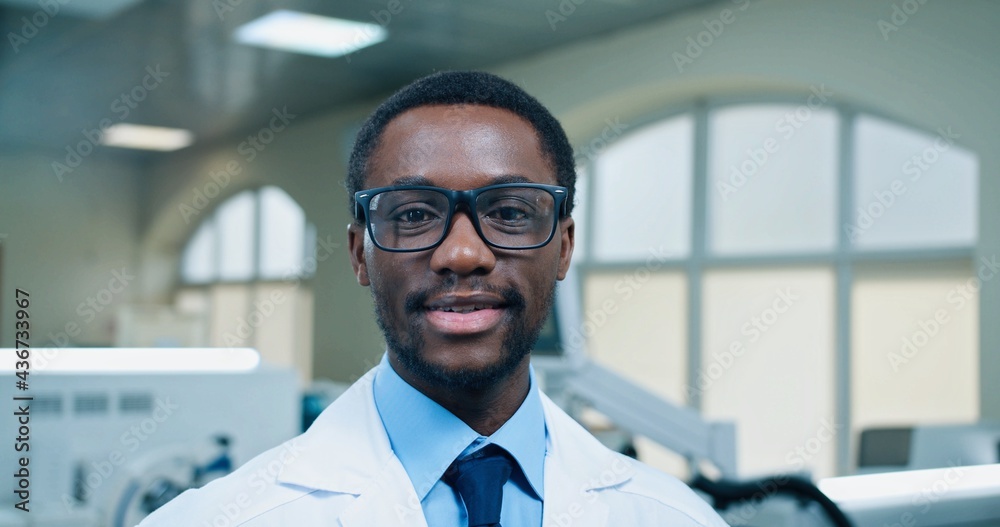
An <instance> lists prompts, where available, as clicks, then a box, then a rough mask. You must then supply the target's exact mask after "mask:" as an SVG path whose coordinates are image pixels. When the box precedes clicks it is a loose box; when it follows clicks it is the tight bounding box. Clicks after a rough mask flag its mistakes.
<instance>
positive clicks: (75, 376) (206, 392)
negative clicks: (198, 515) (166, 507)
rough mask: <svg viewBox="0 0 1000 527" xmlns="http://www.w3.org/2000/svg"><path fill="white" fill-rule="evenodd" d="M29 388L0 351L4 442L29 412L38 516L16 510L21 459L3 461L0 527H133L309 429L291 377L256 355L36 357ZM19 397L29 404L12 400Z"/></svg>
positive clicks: (99, 352) (39, 353)
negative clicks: (19, 384) (19, 414)
mask: <svg viewBox="0 0 1000 527" xmlns="http://www.w3.org/2000/svg"><path fill="white" fill-rule="evenodd" d="M33 359H34V360H33V364H32V369H31V370H30V374H29V375H28V380H27V382H28V390H26V391H20V390H18V389H17V388H16V384H15V381H16V380H17V379H16V378H15V376H14V371H13V369H12V368H13V365H14V350H10V349H2V350H0V405H3V406H4V407H5V408H3V409H2V413H0V415H3V416H4V418H2V419H0V438H2V439H0V441H2V442H3V443H4V444H13V442H14V441H15V437H16V436H17V435H18V427H19V426H20V425H19V424H18V423H17V422H16V421H15V420H14V418H13V417H12V414H13V413H14V412H15V411H17V408H16V406H17V405H25V406H28V408H29V412H28V413H29V422H28V427H29V429H30V437H29V439H28V440H27V441H26V442H27V444H28V445H29V446H30V452H27V453H28V454H29V455H28V456H27V457H28V458H29V459H30V461H29V464H28V469H29V473H30V476H29V477H28V481H29V482H30V501H29V503H28V507H29V508H30V512H27V513H25V512H22V511H20V510H17V509H15V508H14V505H15V503H16V502H17V501H19V498H18V497H17V496H16V495H15V494H14V492H13V491H14V490H15V489H14V486H15V485H17V484H18V480H17V479H16V478H12V477H11V475H13V474H15V473H16V472H17V471H18V470H19V468H20V467H19V457H18V456H15V455H10V454H11V452H10V451H9V450H8V451H7V452H4V454H3V456H2V457H0V474H4V475H5V476H4V477H3V479H2V480H0V527H15V526H16V527H20V526H24V527H27V526H32V527H34V526H62V527H65V526H74V527H125V526H127V527H132V526H133V525H135V524H136V523H137V522H138V521H139V520H141V519H142V518H143V517H145V516H146V514H148V512H150V511H151V510H153V509H155V508H156V507H158V506H159V505H161V504H163V503H165V502H166V501H168V500H169V499H170V498H172V497H173V496H175V495H177V494H179V493H180V492H182V491H184V490H185V489H187V488H190V487H195V486H200V485H203V484H204V483H206V482H208V481H209V480H211V479H213V478H215V477H218V476H221V475H224V474H226V473H228V472H229V471H231V470H232V469H233V468H234V467H237V466H239V465H241V464H243V463H245V462H246V461H248V460H250V459H251V458H252V457H253V456H255V455H257V454H258V453H260V452H262V451H264V450H266V449H268V448H271V447H274V446H276V445H278V444H280V443H281V442H282V441H284V440H287V439H289V438H291V437H294V436H295V435H296V434H298V433H299V432H300V431H301V402H300V394H301V387H300V386H299V380H298V377H297V375H296V373H295V372H294V371H292V370H291V369H277V368H271V367H268V366H266V365H260V364H259V356H258V355H257V352H256V351H254V350H250V349H200V348H186V349H163V348H155V349H122V348H116V349H88V348H75V349H71V348H64V349H46V350H33ZM14 397H31V398H32V399H31V400H30V401H15V400H14V399H13V398H14Z"/></svg>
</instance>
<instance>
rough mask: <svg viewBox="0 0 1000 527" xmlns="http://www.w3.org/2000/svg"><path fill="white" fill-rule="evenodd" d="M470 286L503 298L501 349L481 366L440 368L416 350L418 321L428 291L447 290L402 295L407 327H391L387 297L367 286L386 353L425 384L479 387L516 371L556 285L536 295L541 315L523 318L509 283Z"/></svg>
mask: <svg viewBox="0 0 1000 527" xmlns="http://www.w3.org/2000/svg"><path fill="white" fill-rule="evenodd" d="M475 289H477V290H482V291H487V292H490V293H493V294H496V295H499V296H500V297H501V298H503V302H504V304H505V307H506V309H505V311H506V312H505V314H504V321H503V325H504V326H506V329H507V331H506V335H504V338H503V350H502V353H501V356H500V360H499V361H498V362H496V363H494V364H490V365H488V366H486V367H485V368H480V369H472V368H463V369H458V370H452V369H445V368H442V367H440V366H438V365H436V364H433V363H430V362H428V361H427V360H425V359H424V356H423V355H422V354H421V353H420V350H422V349H423V347H424V338H423V335H422V334H421V328H420V325H419V323H418V319H419V317H420V315H421V314H422V313H423V311H424V309H425V308H424V306H425V305H426V303H427V300H428V299H429V298H431V296H432V295H435V294H441V293H442V292H444V291H446V290H447V288H439V289H433V290H430V289H429V290H423V291H417V292H413V293H410V294H409V295H407V296H406V299H405V301H404V308H405V312H406V315H407V325H406V329H405V330H401V331H396V330H394V328H393V327H391V325H390V324H389V321H390V320H392V309H391V307H390V306H389V305H388V302H387V300H386V295H384V294H382V292H381V291H379V290H377V289H376V287H375V284H372V298H373V299H374V303H375V319H376V321H377V322H378V325H379V328H380V329H381V330H382V334H383V335H384V336H385V342H386V346H388V348H389V350H390V351H393V352H395V353H396V357H398V359H399V362H400V363H401V364H402V365H403V367H405V368H406V369H407V370H408V371H410V372H411V373H412V374H414V375H415V376H417V377H418V378H420V379H421V380H423V381H424V382H425V383H427V384H429V385H433V386H441V387H444V388H447V389H450V390H482V389H484V388H488V387H490V386H494V385H495V384H496V383H498V382H500V381H502V380H503V379H505V378H507V377H508V376H510V375H511V374H512V373H513V372H514V370H515V369H517V367H518V365H520V364H521V362H522V361H523V360H524V357H526V356H527V355H528V354H530V353H531V350H532V348H533V347H534V346H535V342H536V341H537V340H538V335H539V333H541V331H542V326H543V325H544V324H545V319H546V317H547V316H548V313H549V311H550V310H551V308H552V301H553V299H554V297H555V284H554V283H553V284H552V287H551V288H550V289H549V290H548V292H547V293H546V294H545V297H544V298H543V299H541V301H542V304H543V305H542V306H541V308H542V309H540V314H541V316H540V318H539V319H538V320H524V319H523V317H524V313H525V312H526V309H527V301H526V299H525V298H524V296H523V295H522V294H521V293H520V292H519V291H517V290H516V289H514V288H513V287H509V288H495V287H487V286H479V287H476V288H475Z"/></svg>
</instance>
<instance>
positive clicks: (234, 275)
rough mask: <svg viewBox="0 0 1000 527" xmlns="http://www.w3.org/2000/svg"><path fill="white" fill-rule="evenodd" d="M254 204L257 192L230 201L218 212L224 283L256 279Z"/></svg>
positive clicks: (221, 268) (242, 193)
mask: <svg viewBox="0 0 1000 527" xmlns="http://www.w3.org/2000/svg"><path fill="white" fill-rule="evenodd" d="M254 205H255V203H254V195H253V193H252V192H249V191H245V192H241V193H239V194H237V195H235V196H233V197H232V198H229V200H227V201H226V202H225V203H223V204H222V205H221V206H220V207H219V210H218V212H216V215H215V221H216V222H217V224H218V226H219V230H218V232H219V237H220V242H221V245H220V251H219V257H220V259H221V261H220V262H219V278H221V279H222V280H249V279H250V278H251V277H252V276H253V263H254V262H253V256H254V252H253V234H254V219H255V218H254V208H255V207H254Z"/></svg>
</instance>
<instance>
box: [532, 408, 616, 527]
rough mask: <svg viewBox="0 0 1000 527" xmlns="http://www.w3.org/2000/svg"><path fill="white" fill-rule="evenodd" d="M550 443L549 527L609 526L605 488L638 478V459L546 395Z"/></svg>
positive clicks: (545, 521)
mask: <svg viewBox="0 0 1000 527" xmlns="http://www.w3.org/2000/svg"><path fill="white" fill-rule="evenodd" d="M542 406H543V408H544V409H545V424H546V427H547V429H548V437H549V439H548V447H547V449H546V450H547V451H546V454H545V496H544V499H545V503H544V506H543V509H544V513H543V515H544V518H543V521H542V526H543V527H566V526H570V525H571V526H572V527H603V526H606V525H608V524H609V518H608V513H609V509H608V505H607V503H606V502H605V501H604V500H602V499H600V497H601V496H600V492H599V491H600V490H601V489H603V488H607V487H612V486H615V485H619V484H621V483H624V482H625V481H628V480H629V479H631V478H632V475H633V474H634V473H635V467H634V466H633V464H632V461H631V460H629V459H627V458H625V457H624V456H621V455H618V454H617V453H615V452H612V451H611V450H609V449H607V448H605V447H604V445H602V444H601V443H600V442H599V441H598V440H597V439H595V438H594V436H592V435H590V433H589V432H587V431H586V430H584V429H583V427H582V426H580V424H579V423H577V422H576V421H574V420H573V419H572V418H571V417H570V416H568V415H566V413H565V412H563V411H562V410H561V409H560V408H559V407H558V406H556V405H555V403H553V402H552V401H551V400H550V399H549V398H548V397H547V396H545V395H544V394H542Z"/></svg>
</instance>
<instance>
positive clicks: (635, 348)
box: [574, 269, 687, 404]
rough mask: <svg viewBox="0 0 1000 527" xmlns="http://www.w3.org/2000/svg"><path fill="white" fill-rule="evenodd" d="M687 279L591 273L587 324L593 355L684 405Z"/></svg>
mask: <svg viewBox="0 0 1000 527" xmlns="http://www.w3.org/2000/svg"><path fill="white" fill-rule="evenodd" d="M686 299H687V279H686V277H685V276H684V275H683V274H682V273H675V272H659V273H650V272H649V271H648V270H646V269H637V270H635V271H634V272H627V273H611V272H607V273H604V272H602V273H591V274H589V275H588V276H587V277H586V282H585V284H584V312H583V320H584V322H583V325H582V326H581V327H580V328H575V329H574V331H579V332H580V333H581V334H583V335H584V336H585V337H588V340H587V349H588V352H589V354H590V356H591V357H592V358H593V359H594V360H596V361H597V362H600V363H601V364H603V365H605V366H607V367H608V368H610V369H612V370H615V371H617V372H618V373H620V374H622V375H624V376H626V377H628V378H630V379H632V380H634V381H635V382H636V383H638V384H639V385H641V386H643V387H645V388H647V389H649V390H651V391H653V392H655V393H658V394H660V395H662V396H663V397H665V398H667V399H669V400H671V401H674V402H675V403H679V404H683V403H684V402H685V395H684V380H685V379H686V377H687V310H686V305H687V300H686Z"/></svg>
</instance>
